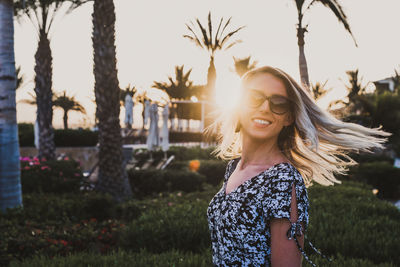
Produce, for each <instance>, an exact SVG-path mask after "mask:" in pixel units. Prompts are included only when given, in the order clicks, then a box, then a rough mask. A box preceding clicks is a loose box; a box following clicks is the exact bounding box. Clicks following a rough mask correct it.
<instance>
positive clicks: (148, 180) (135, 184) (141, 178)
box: [128, 169, 205, 197]
mask: <svg viewBox="0 0 400 267" xmlns="http://www.w3.org/2000/svg"><path fill="white" fill-rule="evenodd" d="M128 176H129V181H130V184H131V186H132V190H133V191H134V192H135V196H139V197H143V196H146V195H151V194H154V193H159V192H174V191H184V192H193V191H196V190H201V185H202V183H203V182H204V180H205V178H204V176H202V175H200V174H198V173H196V172H190V171H184V170H140V171H136V170H133V169H131V170H129V171H128Z"/></svg>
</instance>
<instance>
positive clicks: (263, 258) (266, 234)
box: [207, 158, 309, 266]
mask: <svg viewBox="0 0 400 267" xmlns="http://www.w3.org/2000/svg"><path fill="white" fill-rule="evenodd" d="M239 160H240V158H237V159H234V160H231V161H230V162H229V163H228V166H227V168H226V172H225V177H224V178H225V179H224V183H223V186H222V188H221V189H220V191H218V193H217V194H216V195H215V196H214V198H213V199H212V200H211V202H210V204H209V206H208V209H207V216H208V224H209V229H210V234H211V242H212V255H213V263H214V265H215V266H270V265H271V264H270V259H271V234H270V222H271V219H273V218H287V219H289V220H290V204H291V196H292V186H293V184H294V185H295V190H296V199H297V210H298V221H297V222H303V223H304V226H305V228H307V225H308V221H309V216H308V209H309V202H308V194H307V190H306V187H305V185H304V181H303V178H302V176H301V174H300V173H299V172H298V170H297V169H296V168H295V167H294V166H293V165H291V164H290V163H279V164H276V165H274V166H272V167H271V168H269V169H267V170H265V171H263V172H261V173H259V174H258V175H256V176H254V177H252V178H251V179H249V180H246V181H245V182H243V183H242V184H241V185H239V186H238V187H237V188H235V189H234V190H233V191H232V192H230V193H229V194H226V185H227V182H228V179H229V177H230V176H231V174H232V173H233V171H234V170H235V168H236V166H237V164H238V162H239ZM293 223H294V222H293ZM292 225H294V226H295V227H298V226H300V227H301V224H292ZM292 228H294V227H292ZM288 230H296V229H288ZM301 230H302V229H299V232H301ZM304 230H306V229H304ZM288 234H289V231H288ZM292 234H295V233H292Z"/></svg>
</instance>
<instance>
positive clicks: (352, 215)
mask: <svg viewBox="0 0 400 267" xmlns="http://www.w3.org/2000/svg"><path fill="white" fill-rule="evenodd" d="M309 194H310V200H311V203H310V207H311V210H310V214H311V219H310V225H309V229H308V240H310V241H311V242H312V243H313V244H314V245H315V246H316V247H317V248H318V249H320V250H321V251H322V253H323V254H325V255H336V254H341V255H343V257H345V258H358V259H364V260H368V261H371V262H373V263H375V264H377V263H383V262H390V261H391V262H392V263H393V264H394V265H395V266H399V265H400V258H399V257H398V251H399V250H400V244H399V242H398V240H397V238H396V237H397V236H400V211H399V210H398V209H396V208H395V207H394V206H393V205H392V204H390V203H388V202H384V201H380V200H378V199H377V198H376V197H375V196H374V195H373V194H372V192H371V188H370V187H368V186H366V185H363V184H359V183H355V182H352V183H349V182H344V183H343V185H335V186H331V187H323V186H319V185H314V186H312V187H311V188H310V189H309ZM306 251H307V253H309V254H313V253H312V251H311V249H309V247H308V246H306ZM353 266H354V265H353ZM356 266H357V265H356Z"/></svg>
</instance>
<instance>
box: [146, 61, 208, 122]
mask: <svg viewBox="0 0 400 267" xmlns="http://www.w3.org/2000/svg"><path fill="white" fill-rule="evenodd" d="M183 68H184V65H182V66H175V81H174V79H173V78H172V77H171V76H169V77H168V80H169V82H156V81H154V82H153V85H152V87H153V88H157V89H161V90H163V91H165V92H166V93H167V94H168V95H169V97H170V98H171V99H173V100H189V99H190V98H191V97H192V96H193V95H196V94H197V95H198V94H199V93H200V91H201V89H199V87H194V86H193V82H192V81H191V80H190V78H189V76H190V73H191V72H192V69H190V70H188V71H187V72H186V73H185V72H184V70H183ZM187 105H188V104H186V103H179V104H177V107H176V109H174V108H173V109H171V113H173V112H176V116H177V117H178V125H181V122H182V121H181V119H182V118H183V117H187V116H188V115H189V113H190V112H189V109H188V108H187V107H188V106H187ZM185 108H186V109H185ZM185 115H186V116H185ZM171 117H172V118H174V115H173V114H171ZM187 125H188V128H189V120H188V121H187Z"/></svg>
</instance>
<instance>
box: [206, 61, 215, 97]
mask: <svg viewBox="0 0 400 267" xmlns="http://www.w3.org/2000/svg"><path fill="white" fill-rule="evenodd" d="M216 80H217V71H216V69H215V65H214V56H211V57H210V66H209V67H208V72H207V86H206V87H207V89H206V91H207V92H206V94H207V98H208V99H209V100H211V101H214V100H215V82H216Z"/></svg>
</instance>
